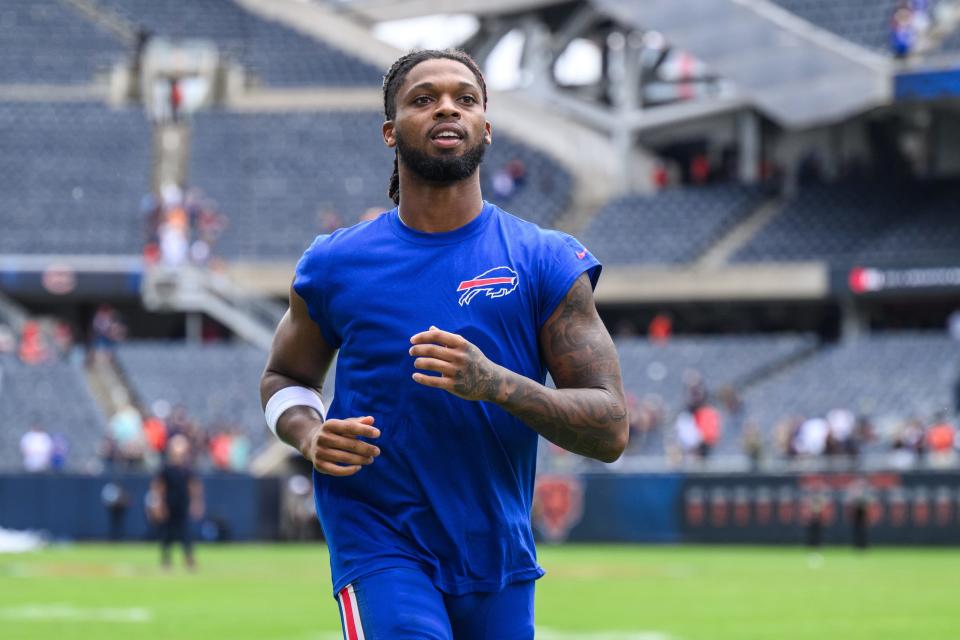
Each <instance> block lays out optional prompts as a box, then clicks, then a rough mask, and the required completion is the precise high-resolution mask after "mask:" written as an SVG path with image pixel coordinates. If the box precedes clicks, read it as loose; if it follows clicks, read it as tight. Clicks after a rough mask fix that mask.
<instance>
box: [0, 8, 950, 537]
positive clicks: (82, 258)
mask: <svg viewBox="0 0 960 640" xmlns="http://www.w3.org/2000/svg"><path fill="white" fill-rule="evenodd" d="M901 4H902V3H898V2H896V1H895V0H697V1H696V2H689V3H688V2H677V1H675V0H674V1H669V0H642V1H641V0H571V1H566V2H556V1H551V0H433V1H430V0H397V1H387V0H353V1H351V0H329V1H323V0H313V1H298V0H206V1H205V2H180V1H176V0H5V2H3V4H2V6H0V42H3V46H2V47H0V141H2V146H0V148H2V152H3V153H2V156H0V195H2V198H3V202H4V208H3V210H2V212H0V374H2V376H0V420H2V427H0V443H2V445H3V446H2V447H0V470H2V475H0V483H3V484H6V486H8V487H14V486H22V487H27V489H26V490H29V491H34V490H35V491H38V492H40V493H38V494H37V495H38V496H47V495H53V493H54V492H55V490H54V489H53V488H51V487H53V485H52V484H50V483H55V482H56V481H57V478H60V479H61V481H63V482H68V483H69V486H70V487H71V489H70V491H75V492H77V493H76V495H75V496H74V497H75V500H76V501H78V503H79V502H83V501H84V500H86V501H90V500H93V501H94V504H99V503H98V502H97V501H98V500H99V487H100V486H101V485H102V484H103V479H104V478H105V477H114V476H117V475H119V476H122V477H124V478H128V482H129V483H130V485H129V486H130V487H132V489H131V490H132V491H134V492H136V491H141V492H142V491H145V488H146V478H148V477H149V473H150V469H151V465H152V464H156V460H157V456H158V451H157V448H158V447H159V448H162V443H161V444H158V442H159V440H158V438H160V436H158V435H157V434H156V433H155V431H154V430H155V429H157V428H158V425H160V427H159V428H160V429H161V430H163V429H164V426H163V425H166V427H165V428H166V429H170V428H172V426H173V425H174V423H176V424H177V425H178V428H185V429H187V430H188V431H189V432H190V433H192V434H193V435H194V437H195V438H196V439H197V441H198V443H200V444H202V446H203V448H204V450H205V451H208V452H209V454H204V456H203V460H202V464H203V465H204V466H205V468H206V469H208V471H209V474H210V475H209V477H208V481H209V482H210V483H211V486H213V487H214V488H215V490H214V495H220V496H221V497H222V498H223V500H224V501H226V502H228V503H230V504H232V505H233V507H231V510H230V513H231V514H233V515H231V516H230V517H231V518H238V519H239V520H236V521H234V520H231V521H230V522H226V523H221V524H223V526H224V527H225V528H226V526H227V525H229V526H230V527H232V530H233V534H234V536H235V537H240V538H244V537H257V536H265V537H275V536H277V535H281V534H284V532H285V531H288V530H287V529H284V528H283V527H282V526H281V524H280V523H278V517H279V516H278V517H273V518H272V519H269V518H268V519H269V520H270V521H269V522H267V523H265V522H264V518H265V517H267V516H264V513H267V514H269V513H274V514H275V515H276V514H278V513H279V512H280V511H284V513H286V505H287V503H288V501H289V500H288V496H287V492H288V490H287V486H288V485H287V484H285V483H282V482H279V481H276V480H274V479H275V478H276V477H278V476H279V477H281V478H285V477H287V476H288V475H289V474H291V473H302V472H303V470H302V469H301V468H300V465H299V463H297V462H296V460H295V459H292V458H291V456H290V451H289V449H288V448H286V447H285V446H283V445H280V444H278V443H276V442H275V441H273V440H272V437H269V432H268V431H267V429H266V428H265V426H264V424H263V414H262V412H261V409H260V406H259V399H258V396H257V391H256V389H257V380H258V379H259V375H260V372H261V370H262V368H263V365H264V362H265V355H266V349H267V348H268V347H269V343H270V340H271V336H272V333H273V329H274V327H275V326H276V323H277V322H278V320H279V318H280V317H281V316H282V314H283V313H284V311H285V308H286V307H285V305H286V295H287V292H288V289H289V286H290V280H291V276H292V273H293V267H294V264H295V262H296V259H297V258H298V257H299V255H300V254H301V253H302V251H303V250H304V249H305V248H306V247H307V245H308V244H309V242H310V240H311V239H312V238H313V237H314V236H315V235H316V234H319V233H329V232H330V231H332V230H334V229H336V228H338V227H341V226H346V225H350V224H354V223H356V222H357V221H359V220H361V219H364V218H365V217H369V216H375V215H378V214H379V213H380V212H382V211H384V210H385V209H387V208H388V207H389V202H388V200H387V198H386V183H387V178H388V176H389V173H390V169H391V157H390V155H389V153H388V152H387V151H386V150H385V149H384V148H383V145H382V142H381V140H380V138H379V130H380V124H381V123H382V119H383V116H382V97H381V93H380V83H381V79H382V74H383V72H384V70H385V69H386V68H387V67H388V65H389V64H390V63H391V62H392V61H393V60H395V59H396V58H397V57H398V56H399V55H400V54H401V53H403V51H402V50H401V49H398V48H397V47H396V46H395V45H392V44H389V42H388V39H382V38H380V37H378V34H380V35H382V34H383V33H384V32H387V31H389V30H390V27H391V25H397V24H412V23H414V22H415V21H416V20H423V19H425V18H433V19H434V20H437V19H440V18H443V17H446V18H452V17H456V18H458V19H462V20H465V21H467V22H468V23H469V24H470V25H472V26H471V27H470V29H469V30H468V31H469V33H468V34H467V35H465V36H464V38H463V40H462V41H458V42H450V43H449V44H451V45H453V46H458V47H461V48H463V49H465V50H466V51H468V52H469V53H471V54H472V55H473V56H474V57H475V58H476V59H477V60H478V61H479V62H480V64H481V66H483V67H484V68H485V69H487V70H488V71H491V70H492V69H493V66H494V65H499V67H498V68H501V67H503V66H504V65H506V66H507V67H509V70H510V71H511V73H510V74H509V75H510V77H511V78H512V81H511V82H509V83H506V82H505V83H503V84H504V86H503V87H501V88H499V89H497V90H496V91H494V92H493V94H492V95H491V99H490V104H491V106H490V120H491V122H492V123H493V125H494V128H495V131H496V141H495V144H494V145H493V147H492V148H491V150H490V152H489V153H488V155H487V157H486V159H485V161H484V165H483V168H482V179H483V184H484V194H485V197H486V198H487V199H488V200H491V201H493V202H495V203H498V204H501V205H502V206H504V208H506V209H508V210H510V211H512V212H514V213H516V214H518V215H520V216H522V217H525V218H527V219H529V220H532V221H534V222H536V223H538V224H541V225H543V226H549V227H555V228H560V229H563V230H565V231H568V232H571V233H573V234H574V235H576V236H577V237H578V238H580V239H581V240H582V241H583V242H584V244H585V245H586V246H587V247H589V249H590V250H591V251H592V252H593V253H594V254H595V255H596V256H597V257H598V258H599V259H600V260H601V261H602V262H603V263H604V264H605V267H604V273H603V276H602V278H601V281H600V284H599V286H598V288H597V290H596V299H597V303H598V307H599V310H600V313H601V316H602V317H603V319H604V321H605V322H606V324H607V326H608V328H609V329H610V331H611V334H612V335H613V336H614V338H615V341H616V345H617V348H618V350H619V353H620V356H621V363H622V367H623V373H624V382H625V386H626V389H627V391H628V394H629V396H630V402H631V408H630V410H631V429H632V434H631V444H630V446H629V448H628V450H627V453H626V454H625V455H624V456H623V458H622V459H621V460H620V461H618V462H617V463H615V464H613V465H607V466H603V465H599V464H593V463H590V462H588V461H586V460H581V459H579V458H576V457H574V456H572V455H564V454H562V453H561V452H558V451H555V450H554V449H553V448H552V447H551V446H549V445H547V444H546V443H543V446H542V447H541V470H542V474H543V475H542V478H543V482H542V483H541V485H540V487H539V488H538V500H539V503H538V504H539V506H538V508H537V520H538V528H539V530H540V533H541V535H543V536H545V537H549V538H563V537H566V536H570V537H571V538H572V539H585V540H586V539H591V540H609V539H615V540H659V541H666V540H716V541H727V540H744V541H746V540H766V541H789V540H794V539H797V536H798V533H797V532H798V531H799V528H800V526H801V523H802V522H803V521H804V518H808V517H809V514H810V510H811V508H812V507H811V504H814V503H815V502H816V501H815V500H812V498H811V497H812V496H819V497H820V498H823V499H825V500H826V502H827V505H828V507H829V510H828V512H829V513H830V514H831V516H830V518H829V520H828V522H829V523H830V524H831V526H832V528H831V529H830V531H831V532H832V533H831V534H830V535H833V536H834V537H835V538H836V539H840V538H841V537H842V535H843V533H842V532H843V530H844V527H845V524H844V517H843V511H844V509H845V508H846V507H847V506H849V505H850V504H851V501H856V500H859V499H861V498H863V499H865V500H869V502H870V505H871V514H872V515H871V517H872V518H874V520H873V522H874V523H875V526H876V528H877V531H878V534H877V535H878V536H879V538H880V539H883V540H888V541H892V542H896V541H912V542H944V541H952V542H956V541H958V540H960V533H958V532H960V474H958V473H957V471H956V470H957V455H958V452H957V444H958V442H957V440H956V438H955V425H956V419H957V413H958V409H960V204H958V203H960V108H958V104H960V102H958V97H960V2H954V1H950V0H939V2H931V3H924V4H923V10H922V11H920V10H916V11H914V12H913V14H912V15H909V16H907V17H909V18H910V21H909V24H906V23H905V24H903V25H900V26H897V25H898V23H897V20H901V21H902V20H904V14H900V13H898V7H900V5H901ZM901 8H902V7H901ZM401 21H403V22H401ZM901 27H902V28H903V29H907V30H908V31H909V34H910V37H909V38H906V39H905V40H904V41H903V42H901V41H900V40H898V39H897V38H896V36H897V34H898V32H897V29H898V28H901ZM892 43H893V44H892ZM571 69H573V70H574V71H576V72H574V71H571ZM326 386H327V390H326V392H327V393H330V390H332V385H330V384H328V385H326ZM148 423H149V424H148ZM33 426H36V427H37V428H38V430H39V431H44V432H47V433H48V434H50V435H52V436H54V438H53V440H54V441H55V442H54V449H57V450H58V453H56V454H55V455H54V456H53V457H54V458H56V462H55V463H54V466H55V467H58V469H59V471H44V472H42V473H39V474H33V473H31V474H24V473H22V471H23V459H22V456H21V442H22V437H23V436H24V434H25V433H26V432H27V431H28V430H30V429H31V427H33ZM161 440H162V439H161ZM234 445H235V446H234ZM58 474H59V475H58ZM637 482H639V483H641V484H643V486H644V487H649V488H650V490H649V491H641V490H634V489H631V487H635V486H639V485H634V484H631V483H637ZM17 483H22V484H17ZM45 483H46V484H45ZM238 486H242V487H244V488H245V490H247V489H248V490H249V492H250V494H252V495H256V496H257V499H256V501H254V502H255V504H253V505H252V506H250V505H248V506H247V507H245V508H239V507H236V505H237V502H238V499H237V497H236V495H235V494H236V492H235V491H234V487H238ZM217 488H219V489H217ZM217 491H219V494H218V493H217ZM44 492H47V493H44ZM15 495H22V493H19V492H17V493H15V492H14V491H12V490H11V491H7V492H3V491H0V500H2V503H0V504H2V508H0V526H8V527H27V526H30V527H38V526H40V527H47V528H49V529H50V530H52V531H55V532H57V534H58V535H66V536H72V537H81V538H82V537H98V536H102V535H105V534H104V530H105V529H104V527H105V525H102V523H100V522H99V521H97V522H93V521H92V520H91V519H90V518H88V517H87V516H84V515H83V514H81V513H79V510H77V512H74V511H71V510H70V509H66V510H50V509H42V508H40V507H39V506H38V505H42V503H43V500H40V501H34V502H30V503H24V502H23V501H19V500H15V498H14V496H15ZM64 495H74V494H71V493H70V492H69V491H68V492H66V493H65V494H64ZM864 496H865V497H864ZM234 507H236V508H234ZM271 509H272V511H271ZM52 511H57V512H56V513H53V512H52ZM611 512H616V513H617V514H619V515H617V516H616V518H613V519H611V516H610V515H609V514H610V513H611ZM794 512H795V513H794ZM651 513H660V514H666V515H659V516H656V517H654V516H651V515H650V514H651ZM237 514H240V515H237ZM785 514H787V515H785ZM224 517H226V516H224ZM85 518H86V520H85ZM137 518H139V519H140V520H143V518H142V516H139V515H138V516H137ZM88 520H89V521H88ZM140 520H138V522H139V524H138V525H137V526H136V527H134V529H137V527H139V530H141V531H145V530H146V522H145V521H144V522H140ZM241 520H242V521H241Z"/></svg>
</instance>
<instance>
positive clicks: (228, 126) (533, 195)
mask: <svg viewBox="0 0 960 640" xmlns="http://www.w3.org/2000/svg"><path fill="white" fill-rule="evenodd" d="M382 123H383V115H382V114H379V113H376V112H346V111H345V112H325V113H270V114H238V113H222V112H207V113H202V114H198V115H197V117H196V118H195V121H194V126H193V134H194V140H193V148H192V155H191V168H190V175H191V176H192V177H193V184H195V185H196V186H198V187H200V188H202V189H203V190H204V191H205V192H206V193H207V194H208V195H209V196H210V197H212V198H214V199H215V200H216V201H217V203H218V205H219V208H220V210H222V211H223V212H224V213H225V214H227V215H228V216H229V218H230V225H229V227H228V229H227V230H226V232H225V233H224V234H223V237H222V239H221V240H220V243H219V245H218V247H217V251H218V252H219V253H221V254H222V255H225V256H228V257H247V258H281V257H282V258H291V257H294V256H299V255H300V254H301V253H302V252H303V251H304V249H306V247H307V245H308V244H309V240H310V239H312V238H313V236H314V235H316V234H317V233H320V232H321V229H322V225H321V220H320V217H321V214H322V213H323V212H324V211H326V210H332V211H335V212H336V213H337V215H338V217H339V220H340V222H341V223H342V224H344V225H350V224H354V223H355V222H357V221H358V220H359V217H360V215H361V214H362V213H363V212H364V211H365V210H367V209H368V208H371V207H372V208H379V209H381V210H386V209H389V208H392V207H393V203H392V202H390V201H389V199H388V198H387V197H386V191H387V182H388V179H389V177H390V173H391V171H392V170H393V154H392V151H390V150H389V149H387V148H386V147H384V145H383V140H382V138H381V135H380V127H381V125H382ZM512 159H520V160H522V161H523V162H524V165H525V167H526V171H527V174H526V181H525V183H524V185H523V186H522V187H521V188H520V189H518V190H517V192H516V193H514V194H513V195H512V196H511V197H510V198H509V199H508V200H506V201H499V202H498V201H497V199H496V198H495V197H493V190H492V189H491V188H490V178H491V176H492V175H493V173H494V172H495V171H496V170H497V169H498V168H500V167H502V166H504V165H505V164H506V163H507V162H508V161H510V160H512ZM481 176H482V180H483V184H484V195H485V196H486V197H487V198H488V199H491V200H493V201H494V202H497V203H498V204H502V205H503V206H504V207H505V208H506V209H507V210H509V211H510V212H511V213H514V214H516V215H518V216H520V217H523V218H526V219H529V220H532V221H534V222H537V223H540V224H542V225H548V226H549V225H551V224H552V223H554V222H555V221H556V218H557V216H559V214H560V213H562V212H563V211H565V210H566V208H567V206H568V204H569V198H570V191H571V184H572V183H571V179H570V177H569V175H568V174H567V173H566V172H565V171H564V170H563V169H562V168H560V167H559V166H558V165H556V163H554V162H552V161H551V160H549V159H548V158H547V157H546V156H544V155H542V154H540V153H538V152H535V151H533V150H532V149H529V148H527V147H525V146H523V145H520V144H517V143H515V142H513V141H511V140H510V139H509V138H507V137H504V136H498V137H497V140H496V142H495V143H494V144H493V145H492V146H491V147H490V150H489V151H488V154H487V156H486V158H485V160H484V165H483V168H482V169H481Z"/></svg>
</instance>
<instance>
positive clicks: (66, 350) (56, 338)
mask: <svg viewBox="0 0 960 640" xmlns="http://www.w3.org/2000/svg"><path fill="white" fill-rule="evenodd" d="M53 345H54V347H55V348H56V350H57V354H58V355H59V356H60V357H61V358H66V357H67V356H69V355H70V351H71V349H73V328H72V327H71V326H70V325H69V324H67V323H66V322H64V321H62V320H57V321H56V322H55V323H54V325H53Z"/></svg>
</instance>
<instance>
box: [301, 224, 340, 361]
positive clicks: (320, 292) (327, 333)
mask: <svg viewBox="0 0 960 640" xmlns="http://www.w3.org/2000/svg"><path fill="white" fill-rule="evenodd" d="M329 240H330V236H328V235H321V236H317V237H316V239H315V240H314V241H313V244H311V245H310V247H309V248H308V249H307V250H306V251H305V252H304V253H303V256H301V257H300V260H299V261H298V262H297V270H296V275H295V276H294V278H293V290H294V291H296V292H297V295H298V296H300V297H301V298H303V301H304V302H306V303H307V312H308V313H309V314H310V318H311V319H312V320H313V321H314V322H316V323H317V326H318V327H320V333H322V334H323V339H324V340H326V341H327V344H329V345H330V346H331V347H333V348H334V349H337V348H339V347H340V342H341V341H340V337H339V336H338V335H337V332H336V331H335V330H334V328H333V324H332V323H331V322H330V317H329V314H328V313H327V305H326V303H327V296H328V294H329V291H328V288H329V283H328V282H327V281H326V278H325V276H326V275H327V274H329V273H330V271H329V267H328V266H327V265H328V262H329V260H328V256H329V253H330V252H329Z"/></svg>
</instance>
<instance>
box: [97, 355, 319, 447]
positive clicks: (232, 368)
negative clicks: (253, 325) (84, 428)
mask: <svg viewBox="0 0 960 640" xmlns="http://www.w3.org/2000/svg"><path fill="white" fill-rule="evenodd" d="M265 358H266V356H265V355H264V353H263V352H262V351H261V350H259V349H256V348H254V347H251V346H248V345H243V344H228V343H220V344H205V345H190V344H186V343H184V342H172V341H135V342H128V343H125V344H122V345H120V346H119V347H118V348H117V352H116V359H117V365H118V367H119V368H120V370H121V371H122V372H123V373H124V376H125V378H126V380H127V383H128V385H129V386H130V389H131V390H132V391H133V394H134V396H135V398H136V399H137V401H138V402H139V403H140V404H141V405H143V406H144V407H145V408H146V409H147V410H149V409H150V407H151V406H152V404H153V403H154V402H156V401H158V400H165V401H167V402H169V403H170V405H171V406H173V407H176V406H178V405H179V406H182V407H184V408H185V409H186V411H187V413H188V414H189V416H190V417H191V418H192V419H194V420H197V421H198V422H199V424H200V425H201V426H202V427H204V428H206V429H207V430H208V431H209V430H210V429H215V428H217V427H224V426H236V427H240V428H242V429H243V430H245V431H246V433H247V435H248V436H249V437H250V441H251V442H252V443H253V447H254V449H256V448H257V447H259V446H260V445H261V444H263V443H264V442H266V440H267V438H268V436H269V433H270V432H269V430H268V429H267V427H266V424H265V423H264V421H263V410H262V409H261V408H260V400H259V395H258V392H257V389H258V387H259V381H260V375H261V374H262V373H263V366H264V363H265V361H266V360H265ZM331 380H332V378H331ZM332 393H333V385H332V383H331V384H327V385H325V389H324V401H325V402H327V403H328V404H329V401H330V398H331V396H332Z"/></svg>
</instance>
